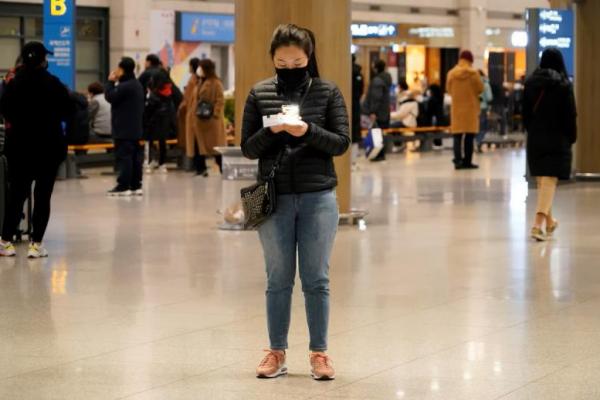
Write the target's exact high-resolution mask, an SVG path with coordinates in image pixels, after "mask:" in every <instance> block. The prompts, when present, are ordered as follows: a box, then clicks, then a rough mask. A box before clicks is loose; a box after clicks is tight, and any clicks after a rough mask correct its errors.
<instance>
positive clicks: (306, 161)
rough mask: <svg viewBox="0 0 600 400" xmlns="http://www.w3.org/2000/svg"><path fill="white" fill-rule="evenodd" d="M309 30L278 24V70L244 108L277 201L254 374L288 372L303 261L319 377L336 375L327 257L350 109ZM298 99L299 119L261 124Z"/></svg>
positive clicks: (246, 146) (252, 152)
mask: <svg viewBox="0 0 600 400" xmlns="http://www.w3.org/2000/svg"><path fill="white" fill-rule="evenodd" d="M314 49H315V41H314V36H313V35H312V32H310V31H308V30H306V29H303V28H300V27H298V26H296V25H280V26H279V27H277V28H276V29H275V32H274V34H273V39H272V41H271V51H270V53H271V57H272V60H273V63H274V67H275V71H276V73H277V76H276V78H270V79H268V80H265V81H263V82H260V83H258V84H256V85H255V86H254V88H253V89H252V90H251V91H250V94H249V95H248V98H247V100H246V106H245V108H244V117H243V124H242V151H243V153H244V155H245V156H246V157H247V158H250V159H253V160H255V159H258V160H259V170H260V172H259V174H260V176H267V175H269V174H270V173H271V171H272V169H273V167H274V164H276V163H277V162H279V166H280V167H279V169H277V171H276V174H275V186H276V188H275V190H276V193H277V209H276V210H275V213H274V214H273V215H272V216H271V217H270V218H269V219H268V220H267V221H266V222H265V223H264V224H263V225H261V226H260V227H259V236H260V240H261V243H262V247H263V252H264V256H265V262H266V270H267V293H266V297H267V319H268V330H269V338H270V348H269V350H267V354H266V356H265V357H264V358H263V360H262V361H261V362H260V364H259V366H258V368H257V370H256V374H257V376H258V377H260V378H275V377H277V376H280V375H283V374H286V373H287V367H286V349H287V347H288V332H289V327H290V316H291V306H292V290H293V287H294V280H295V277H296V264H297V261H298V262H299V269H300V279H301V281H302V290H303V291H304V298H305V302H306V316H307V320H308V327H309V331H310V344H309V350H310V356H309V360H310V364H311V374H312V376H313V378H314V379H317V380H326V379H333V378H335V371H334V369H333V366H332V363H331V360H330V358H329V356H328V355H327V354H326V350H327V331H328V324H329V258H330V256H331V251H332V248H333V243H334V240H335V236H336V232H337V226H338V219H339V215H338V207H337V200H336V194H335V187H336V186H337V176H336V173H335V167H334V163H333V157H334V156H340V155H342V154H344V153H345V152H346V151H347V150H348V147H349V146H350V136H349V125H350V124H349V121H348V113H347V111H346V105H345V103H344V98H343V97H342V94H341V92H340V90H339V89H338V87H337V86H336V85H335V84H333V83H331V82H329V81H326V80H323V79H320V78H319V73H318V67H317V60H316V56H315V52H314ZM290 104H298V105H299V107H298V108H299V113H300V116H301V120H299V121H298V123H294V124H283V125H277V126H273V127H270V128H264V127H263V122H262V118H263V116H268V115H275V114H278V113H281V112H282V106H284V105H290Z"/></svg>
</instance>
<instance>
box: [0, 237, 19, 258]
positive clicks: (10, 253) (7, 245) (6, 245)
mask: <svg viewBox="0 0 600 400" xmlns="http://www.w3.org/2000/svg"><path fill="white" fill-rule="evenodd" d="M15 255H17V250H16V249H15V246H14V245H13V244H12V243H11V242H5V241H4V240H2V241H0V256H1V257H14V256H15Z"/></svg>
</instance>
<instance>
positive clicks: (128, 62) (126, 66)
mask: <svg viewBox="0 0 600 400" xmlns="http://www.w3.org/2000/svg"><path fill="white" fill-rule="evenodd" d="M119 67H120V68H121V69H122V70H123V72H125V74H128V75H130V74H133V71H135V61H134V60H133V58H131V57H123V58H121V62H120V63H119Z"/></svg>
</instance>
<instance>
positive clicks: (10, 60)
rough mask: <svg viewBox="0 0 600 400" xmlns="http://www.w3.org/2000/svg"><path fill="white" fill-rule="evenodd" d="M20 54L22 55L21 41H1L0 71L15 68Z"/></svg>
mask: <svg viewBox="0 0 600 400" xmlns="http://www.w3.org/2000/svg"><path fill="white" fill-rule="evenodd" d="M19 54H21V42H20V41H19V39H0V69H10V68H12V67H14V66H15V61H16V60H17V57H18V56H19Z"/></svg>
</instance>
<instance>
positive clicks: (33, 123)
mask: <svg viewBox="0 0 600 400" xmlns="http://www.w3.org/2000/svg"><path fill="white" fill-rule="evenodd" d="M48 54H52V53H51V52H50V51H48V50H47V49H46V48H45V47H44V45H43V44H42V43H39V42H30V43H27V44H26V45H25V46H24V47H23V50H22V54H21V55H22V58H23V66H22V67H21V68H20V69H19V70H18V72H17V74H16V76H15V78H14V79H13V80H12V81H10V83H9V84H7V85H6V88H5V91H4V94H3V96H2V99H1V100H0V112H1V113H2V114H3V115H4V117H5V119H6V122H7V124H9V125H10V129H9V131H8V133H7V137H6V147H5V153H6V157H7V159H8V165H9V186H10V188H9V196H8V205H7V209H6V218H5V220H4V226H3V231H2V241H1V242H0V255H3V256H14V255H15V248H14V246H13V245H12V243H11V241H12V240H13V239H14V236H15V233H16V230H17V227H18V225H19V222H20V220H21V216H22V214H23V204H24V203H25V199H26V198H27V197H28V195H29V193H30V191H31V185H32V183H33V182H35V191H34V195H33V196H34V210H33V216H32V224H33V232H32V234H31V244H30V246H29V252H28V257H30V258H40V257H47V256H48V252H47V251H46V249H44V247H43V246H42V240H43V238H44V234H45V232H46V227H47V226H48V221H49V220H50V199H51V197H52V191H53V189H54V182H55V180H56V173H57V171H58V167H59V166H60V164H61V162H62V161H63V160H64V159H65V157H66V155H67V144H66V141H65V135H64V132H63V126H62V125H63V123H64V121H66V120H68V119H69V118H70V117H71V116H72V115H73V113H74V112H75V110H74V104H73V102H72V101H71V100H70V99H69V93H68V91H67V88H66V87H65V86H64V85H63V84H62V83H61V82H60V81H59V80H58V78H56V77H55V76H53V75H51V74H50V73H48V71H47V68H48V62H47V61H46V56H47V55H48Z"/></svg>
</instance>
